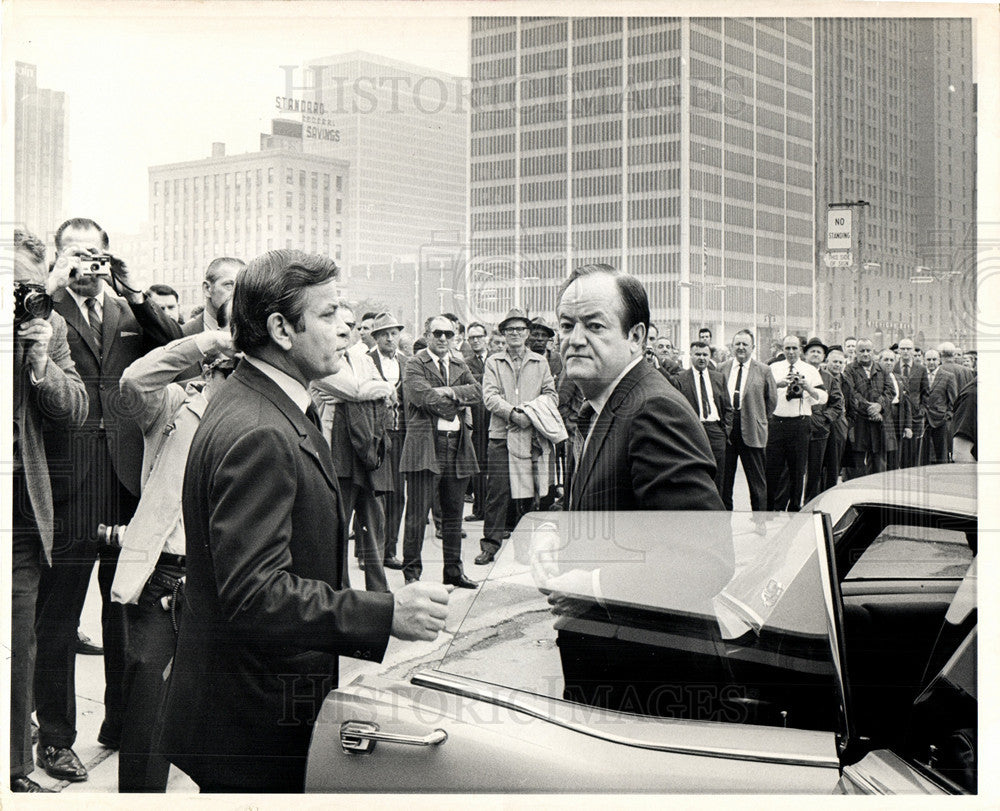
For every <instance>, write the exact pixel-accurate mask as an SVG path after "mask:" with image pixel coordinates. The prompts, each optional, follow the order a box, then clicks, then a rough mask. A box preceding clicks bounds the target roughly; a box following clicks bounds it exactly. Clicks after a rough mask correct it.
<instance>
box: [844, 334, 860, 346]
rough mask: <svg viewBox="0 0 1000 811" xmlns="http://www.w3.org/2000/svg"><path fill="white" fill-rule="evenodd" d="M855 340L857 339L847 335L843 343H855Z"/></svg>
mask: <svg viewBox="0 0 1000 811" xmlns="http://www.w3.org/2000/svg"><path fill="white" fill-rule="evenodd" d="M856 340H858V339H857V338H855V337H854V336H853V335H848V336H847V337H846V338H844V343H845V344H846V343H847V342H848V341H856Z"/></svg>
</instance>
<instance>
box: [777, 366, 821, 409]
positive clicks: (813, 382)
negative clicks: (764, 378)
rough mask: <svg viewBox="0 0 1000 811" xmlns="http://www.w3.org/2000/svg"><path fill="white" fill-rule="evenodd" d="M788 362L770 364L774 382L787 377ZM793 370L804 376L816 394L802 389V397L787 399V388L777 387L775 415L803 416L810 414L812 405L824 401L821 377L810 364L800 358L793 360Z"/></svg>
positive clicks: (817, 370)
mask: <svg viewBox="0 0 1000 811" xmlns="http://www.w3.org/2000/svg"><path fill="white" fill-rule="evenodd" d="M788 369H789V363H788V361H787V360H779V361H777V362H775V363H772V364H771V374H772V375H773V376H774V380H775V382H778V381H781V380H784V379H785V378H786V377H788ZM795 371H796V372H798V373H799V374H800V375H802V377H804V378H805V380H806V382H807V383H808V384H809V385H810V386H811V387H812V388H814V389H816V390H817V391H816V395H817V396H815V397H813V396H812V395H811V394H810V393H809V392H808V391H806V390H805V389H803V391H802V397H797V398H796V399H794V400H789V399H788V398H787V397H786V396H785V395H786V392H787V391H788V389H786V388H785V387H781V388H780V389H778V405H777V406H776V407H775V409H774V416H776V417H805V416H809V415H810V414H812V407H813V406H814V405H822V404H823V403H825V402H826V397H827V395H826V391H825V390H824V388H823V377H822V375H820V373H819V369H817V368H816V367H815V366H813V365H812V364H809V363H806V362H805V361H804V360H802V359H801V358H800V359H799V360H797V361H796V362H795Z"/></svg>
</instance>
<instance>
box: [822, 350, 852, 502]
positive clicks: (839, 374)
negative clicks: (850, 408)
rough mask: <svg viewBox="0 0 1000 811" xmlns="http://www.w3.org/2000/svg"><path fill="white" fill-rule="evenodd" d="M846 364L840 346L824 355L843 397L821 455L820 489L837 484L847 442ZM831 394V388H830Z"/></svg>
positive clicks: (848, 392) (828, 371) (835, 384)
mask: <svg viewBox="0 0 1000 811" xmlns="http://www.w3.org/2000/svg"><path fill="white" fill-rule="evenodd" d="M846 365H847V356H846V355H845V354H844V350H843V348H842V347H840V346H831V347H830V351H829V352H828V353H827V355H826V371H827V373H829V375H830V377H831V378H832V379H833V386H834V387H835V388H837V389H839V390H840V393H841V397H842V399H843V408H842V409H841V410H840V417H838V418H837V420H836V421H834V422H832V423H830V436H829V437H828V438H827V443H826V453H825V454H824V455H823V479H822V482H821V483H820V488H821V490H829V489H830V488H831V487H834V486H835V485H836V484H837V481H838V479H839V478H840V463H841V460H842V459H843V458H844V451H845V450H846V444H847V402H848V400H849V399H850V397H851V392H850V388H849V384H848V382H847V378H845V377H844V367H845V366H846ZM830 394H831V396H833V388H831V389H830Z"/></svg>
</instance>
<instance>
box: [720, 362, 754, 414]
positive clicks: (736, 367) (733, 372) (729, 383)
mask: <svg viewBox="0 0 1000 811" xmlns="http://www.w3.org/2000/svg"><path fill="white" fill-rule="evenodd" d="M739 374H740V362H739V361H738V360H736V358H733V368H732V369H730V370H729V379H728V380H726V388H727V389H729V401H730V402H731V403H732V404H733V408H734V409H735V408H736V397H735V394H736V378H737V377H739ZM749 374H750V359H749V358H747V359H746V360H745V361H743V377H741V378H740V409H741V410H742V408H743V395H744V394H745V393H746V390H747V377H748V376H749Z"/></svg>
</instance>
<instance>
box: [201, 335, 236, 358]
mask: <svg viewBox="0 0 1000 811" xmlns="http://www.w3.org/2000/svg"><path fill="white" fill-rule="evenodd" d="M196 340H197V343H198V348H199V349H200V350H201V353H202V354H203V355H204V356H205V357H206V358H209V359H210V360H216V359H217V358H219V357H220V356H225V357H227V358H231V357H233V355H235V354H236V347H234V346H233V335H232V333H231V332H230V331H229V330H227V329H215V330H206V331H205V332H199V333H198V337H197V339H196Z"/></svg>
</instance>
